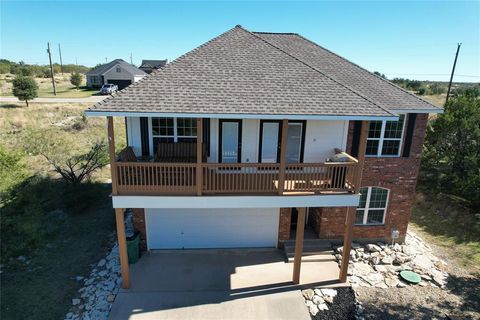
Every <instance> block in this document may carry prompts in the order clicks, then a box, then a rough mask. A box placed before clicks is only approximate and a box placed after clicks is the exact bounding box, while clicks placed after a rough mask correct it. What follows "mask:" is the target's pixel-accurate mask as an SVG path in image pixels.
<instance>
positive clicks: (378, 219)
mask: <svg viewBox="0 0 480 320" xmlns="http://www.w3.org/2000/svg"><path fill="white" fill-rule="evenodd" d="M360 193H361V197H360V203H359V205H358V208H357V214H356V217H355V224H356V225H381V224H384V223H385V212H386V210H387V203H388V196H389V190H388V189H385V188H378V187H365V188H361V189H360Z"/></svg>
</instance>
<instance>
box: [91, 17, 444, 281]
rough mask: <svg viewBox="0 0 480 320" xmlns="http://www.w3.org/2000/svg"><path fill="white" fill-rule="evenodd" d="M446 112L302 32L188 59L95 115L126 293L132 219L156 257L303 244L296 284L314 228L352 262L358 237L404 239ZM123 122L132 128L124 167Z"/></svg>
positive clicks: (234, 40)
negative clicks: (102, 124) (102, 135)
mask: <svg viewBox="0 0 480 320" xmlns="http://www.w3.org/2000/svg"><path fill="white" fill-rule="evenodd" d="M159 93H161V94H159ZM440 112H442V109H440V108H438V107H436V106H434V105H432V104H430V103H429V102H426V101H425V100H422V99H421V98H419V97H417V96H415V95H412V94H410V93H408V92H407V91H405V90H403V89H401V88H400V87H398V86H396V85H394V84H392V83H390V82H389V81H387V80H385V79H383V78H381V77H378V76H376V75H374V74H372V73H370V72H368V71H367V70H365V69H362V68H361V67H360V66H358V65H355V64H353V63H351V62H349V61H347V60H345V59H344V58H342V57H340V56H338V55H336V54H335V53H333V52H331V51H328V50H327V49H325V48H323V47H321V46H319V45H317V44H315V43H313V42H311V41H309V40H308V39H305V38H303V37H302V36H300V35H298V34H295V33H265V32H250V31H248V30H246V29H244V28H242V27H241V26H236V27H235V28H233V29H231V30H229V31H227V32H226V33H224V34H222V35H220V36H218V37H216V38H214V39H212V40H210V41H208V42H207V43H205V44H203V45H201V46H200V47H198V48H196V49H194V50H192V51H190V52H188V53H187V54H185V55H183V56H181V57H180V58H178V59H176V60H175V61H173V62H171V63H169V64H168V65H167V66H166V67H165V68H163V69H161V70H159V71H158V72H155V73H154V74H152V75H151V76H150V77H148V78H146V79H145V80H143V81H142V82H140V83H139V84H138V85H135V86H131V87H129V88H127V89H125V90H124V91H123V92H122V93H121V94H117V95H113V96H112V97H109V98H107V99H106V100H104V101H102V102H99V103H97V104H95V105H93V106H92V107H90V108H89V109H88V110H87V111H86V114H87V115H88V116H106V117H107V119H108V121H107V123H108V137H109V142H110V159H111V170H112V201H113V207H114V208H115V210H116V216H117V228H118V236H119V244H120V251H121V253H123V262H122V276H123V277H124V286H125V287H128V286H129V282H128V263H126V260H125V259H126V258H125V257H126V249H125V238H124V233H123V232H124V231H123V228H124V227H123V219H124V210H125V209H126V208H131V209H132V210H133V220H134V225H135V227H136V228H137V229H138V230H140V231H141V234H142V241H143V244H144V246H145V248H146V249H148V250H156V249H174V248H180V249H182V248H184V249H188V248H239V247H282V245H283V243H284V242H285V241H286V240H288V239H290V238H291V236H293V235H294V234H295V241H296V244H297V245H296V246H295V248H296V249H295V250H296V251H295V260H294V267H293V281H294V282H295V283H298V281H299V275H300V266H301V252H302V243H303V236H304V230H305V229H306V228H308V229H309V230H311V231H312V232H314V233H315V234H316V236H317V237H318V238H320V239H339V240H342V239H343V243H344V255H345V256H344V257H343V259H342V261H348V258H349V252H350V246H351V242H352V239H358V240H362V239H363V240H372V239H381V240H388V241H390V240H391V238H392V236H393V237H397V241H400V242H401V241H403V240H404V238H405V233H406V229H407V225H408V221H409V217H410V211H411V208H412V204H413V201H414V198H415V184H416V181H417V174H418V168H419V165H420V152H421V149H422V143H423V139H424V132H425V126H426V124H427V117H428V114H429V113H440ZM112 117H125V119H126V126H127V129H126V135H127V144H128V147H127V148H126V149H124V150H122V151H120V152H119V154H118V157H117V156H116V153H117V151H116V150H115V145H114V128H113V120H112ZM292 229H293V230H294V231H295V232H291V231H292ZM309 232H310V231H309ZM347 266H348V264H347V263H345V264H342V266H341V269H340V277H339V278H340V280H342V281H345V280H346V272H347Z"/></svg>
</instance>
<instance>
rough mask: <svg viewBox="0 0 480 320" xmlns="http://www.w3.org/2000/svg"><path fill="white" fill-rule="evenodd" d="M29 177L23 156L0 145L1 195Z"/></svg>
mask: <svg viewBox="0 0 480 320" xmlns="http://www.w3.org/2000/svg"><path fill="white" fill-rule="evenodd" d="M26 176H27V169H26V165H25V162H24V159H23V155H22V154H21V153H19V152H14V151H9V150H7V149H6V148H5V147H4V146H3V145H1V144H0V194H3V193H4V192H6V191H7V190H9V189H10V188H11V187H12V186H14V185H16V184H18V183H20V182H21V181H22V180H23V179H25V178H26Z"/></svg>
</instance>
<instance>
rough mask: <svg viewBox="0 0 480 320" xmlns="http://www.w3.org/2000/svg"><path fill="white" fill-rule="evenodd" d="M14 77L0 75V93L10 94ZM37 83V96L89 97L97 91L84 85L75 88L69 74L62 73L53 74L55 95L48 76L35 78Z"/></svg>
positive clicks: (83, 82) (2, 94) (3, 94)
mask: <svg viewBox="0 0 480 320" xmlns="http://www.w3.org/2000/svg"><path fill="white" fill-rule="evenodd" d="M14 78H15V76H14V75H12V74H1V75H0V95H1V96H12V80H13V79H14ZM35 81H36V82H37V85H38V96H39V97H42V98H43V97H59V98H84V97H90V96H92V95H94V94H96V93H97V92H98V90H92V89H89V88H86V87H82V86H81V87H80V89H79V90H77V89H76V88H75V87H74V86H73V85H72V84H71V83H70V74H69V73H64V74H63V75H62V74H58V75H55V83H56V87H57V95H56V96H55V95H54V94H53V87H52V80H51V79H50V78H35ZM84 84H85V76H83V81H82V85H84Z"/></svg>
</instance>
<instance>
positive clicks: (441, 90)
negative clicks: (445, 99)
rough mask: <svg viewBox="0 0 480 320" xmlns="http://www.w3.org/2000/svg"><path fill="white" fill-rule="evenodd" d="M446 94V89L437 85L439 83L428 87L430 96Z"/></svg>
mask: <svg viewBox="0 0 480 320" xmlns="http://www.w3.org/2000/svg"><path fill="white" fill-rule="evenodd" d="M445 92H447V88H445V86H443V85H441V84H439V83H434V84H432V85H431V86H430V93H431V94H442V93H445Z"/></svg>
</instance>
